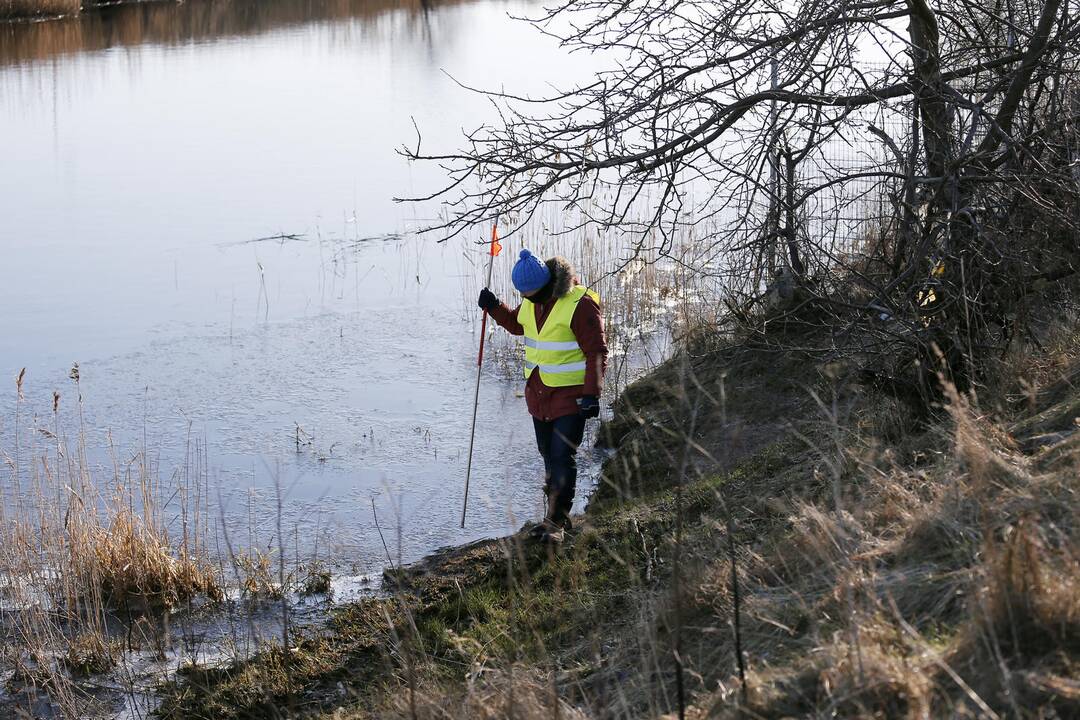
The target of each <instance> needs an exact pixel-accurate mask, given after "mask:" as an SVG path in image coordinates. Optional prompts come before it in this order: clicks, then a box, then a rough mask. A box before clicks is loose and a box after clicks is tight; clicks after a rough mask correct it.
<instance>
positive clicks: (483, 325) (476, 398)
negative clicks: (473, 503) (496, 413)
mask: <svg viewBox="0 0 1080 720" xmlns="http://www.w3.org/2000/svg"><path fill="white" fill-rule="evenodd" d="M496 242H497V241H496V234H495V228H492V229H491V250H490V251H489V252H488V271H487V283H485V284H484V287H491V271H492V269H493V268H494V266H495V243H496ZM483 313H484V315H483V319H482V320H481V321H480V353H479V355H477V357H476V392H475V393H474V394H473V406H472V429H471V430H470V431H469V461H468V464H467V465H466V466H465V500H464V502H462V503H461V527H465V510H466V509H467V508H468V507H469V479H470V478H471V477H472V454H473V443H474V442H475V441H476V410H477V408H478V407H480V373H481V371H482V370H483V364H484V340H485V339H486V338H487V319H488V312H487V310H484V311H483Z"/></svg>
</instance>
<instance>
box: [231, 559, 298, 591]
mask: <svg viewBox="0 0 1080 720" xmlns="http://www.w3.org/2000/svg"><path fill="white" fill-rule="evenodd" d="M273 563H274V559H273V556H272V555H271V553H269V552H264V551H262V550H259V549H258V548H250V549H248V550H240V551H239V552H237V553H235V554H234V555H233V565H234V566H235V568H236V572H237V573H238V576H239V578H240V590H241V591H242V592H243V593H244V594H245V595H246V596H247V597H249V598H266V599H271V600H280V599H281V597H282V596H283V595H284V593H285V585H286V584H287V583H284V582H282V579H281V578H278V577H276V575H275V570H274V566H273Z"/></svg>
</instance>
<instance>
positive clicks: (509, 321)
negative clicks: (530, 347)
mask: <svg viewBox="0 0 1080 720" xmlns="http://www.w3.org/2000/svg"><path fill="white" fill-rule="evenodd" d="M520 309H521V306H520V305H518V306H517V307H516V308H514V309H513V310H511V309H510V308H508V307H506V303H499V307H497V308H495V309H494V310H492V311H491V318H492V319H493V320H494V321H495V322H497V323H499V325H501V326H502V327H503V328H504V329H505V330H506V331H507V332H508V333H510V334H511V335H524V334H525V328H523V327H521V323H519V322H518V319H517V316H518V310H520Z"/></svg>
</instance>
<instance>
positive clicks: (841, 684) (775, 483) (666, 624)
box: [161, 328, 1080, 720]
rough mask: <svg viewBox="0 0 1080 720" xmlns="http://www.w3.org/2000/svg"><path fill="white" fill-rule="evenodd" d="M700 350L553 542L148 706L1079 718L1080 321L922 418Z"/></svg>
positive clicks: (414, 583)
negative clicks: (581, 512)
mask: <svg viewBox="0 0 1080 720" xmlns="http://www.w3.org/2000/svg"><path fill="white" fill-rule="evenodd" d="M778 332H795V333H797V332H798V329H791V328H788V329H787V330H785V329H780V328H776V329H773V330H770V333H778ZM789 339H790V338H789ZM705 345H707V343H702V344H700V345H699V347H697V348H696V349H695V350H694V351H692V352H689V353H683V354H681V355H680V356H679V357H676V358H675V359H673V360H672V361H670V362H669V363H667V364H666V365H665V366H663V367H662V368H660V369H659V370H658V371H657V372H655V373H653V374H652V375H651V376H649V377H647V378H645V379H643V380H641V381H639V382H638V383H636V384H635V385H633V386H631V387H630V388H629V389H628V390H627V391H626V392H625V393H624V394H623V396H622V397H621V398H620V400H619V402H618V404H617V408H616V410H617V413H616V420H615V421H614V422H613V423H611V424H610V425H609V426H608V428H607V429H608V435H609V437H611V438H612V439H613V441H614V442H615V443H616V444H617V445H618V446H619V453H618V455H617V456H616V457H615V458H614V459H613V460H611V461H610V462H609V463H608V465H607V466H606V468H605V471H604V476H603V482H602V484H601V486H600V488H599V489H598V490H597V491H596V494H595V496H594V498H593V500H592V503H591V506H590V509H589V511H588V513H587V514H586V515H585V516H584V517H583V518H581V519H580V520H579V522H578V525H579V529H578V531H577V532H576V533H575V536H574V537H573V539H572V540H571V541H569V542H568V543H567V544H566V545H565V547H563V548H562V549H561V550H560V551H559V552H551V551H549V550H548V549H546V548H543V547H539V546H537V545H534V544H529V543H527V542H524V541H522V540H521V538H519V537H514V538H506V539H503V540H499V541H490V542H482V543H478V544H475V545H473V546H469V547H466V548H461V549H457V550H453V551H448V552H446V553H444V554H441V555H439V556H436V557H433V558H431V559H429V560H428V561H426V562H424V563H421V564H419V565H417V566H414V567H412V568H406V569H404V570H401V571H396V572H395V571H392V572H390V573H388V577H389V578H390V579H394V580H397V581H398V582H397V583H396V587H397V588H398V589H397V591H396V592H395V593H394V594H393V596H392V597H387V598H382V599H371V600H366V601H363V602H359V603H356V604H354V605H351V606H349V607H346V608H344V609H342V610H341V611H339V612H338V613H337V614H336V615H335V617H334V618H333V621H332V623H331V624H330V626H329V627H327V628H326V629H325V630H324V631H321V632H309V633H308V634H307V636H306V637H304V638H303V639H298V640H297V641H295V642H294V643H291V645H292V647H290V648H289V649H288V650H287V651H285V650H283V649H282V648H280V647H274V648H268V649H267V650H266V651H264V652H262V653H261V654H259V655H257V656H256V657H254V658H253V659H251V660H249V661H246V662H242V663H238V664H234V665H232V666H230V667H226V668H218V669H201V668H194V669H189V670H187V671H185V672H184V673H182V676H181V679H180V681H179V682H178V683H175V684H172V685H170V686H169V687H168V688H167V689H166V691H167V692H166V699H165V703H164V705H163V706H162V708H161V714H162V715H163V716H165V717H168V718H189V719H191V720H196V719H198V718H214V719H215V720H224V719H225V718H236V717H277V716H288V715H309V716H314V717H327V718H330V717H333V718H354V717H368V716H373V717H406V718H459V717H470V718H485V717H486V718H496V717H517V718H533V717H536V718H540V717H543V718H553V717H560V718H585V717H590V718H591V717H597V718H599V717H648V716H658V715H662V714H664V713H675V712H677V709H678V707H679V705H680V699H679V695H680V689H679V687H680V683H679V676H680V675H681V678H682V683H681V684H682V691H681V692H682V695H683V700H682V701H681V702H682V704H684V705H685V706H686V715H687V717H796V716H797V717H806V716H811V717H812V716H829V717H836V716H841V717H930V716H933V717H943V716H951V717H1076V716H1078V714H1080V684H1078V683H1077V681H1076V678H1077V677H1078V676H1080V667H1078V665H1080V559H1078V555H1077V547H1078V544H1077V528H1078V524H1077V520H1078V517H1077V514H1078V509H1080V504H1078V502H1077V490H1078V485H1080V480H1078V475H1080V473H1078V472H1077V471H1078V469H1080V468H1078V464H1080V432H1078V426H1077V422H1078V421H1077V416H1078V415H1080V339H1078V335H1077V333H1076V332H1075V329H1073V330H1071V331H1070V332H1061V333H1059V335H1058V336H1057V337H1056V339H1055V340H1054V341H1053V344H1047V345H1046V347H1048V348H1049V347H1052V348H1054V349H1053V350H1046V351H1041V352H1040V353H1039V354H1038V356H1037V357H1027V356H1022V355H1017V356H1016V357H1014V358H1013V359H1011V360H1009V361H1007V362H1003V363H1002V366H1001V368H1000V372H999V378H998V380H997V381H996V383H995V386H994V387H992V388H986V389H984V390H983V392H982V395H981V396H980V397H978V398H975V397H960V396H958V395H956V394H955V393H952V392H949V391H948V390H946V395H947V396H949V398H950V400H949V402H948V405H947V407H945V408H943V409H942V412H941V414H940V416H939V417H938V418H936V419H935V420H932V421H931V422H929V423H926V422H925V421H921V422H916V421H915V420H914V419H911V418H910V415H909V413H907V412H906V411H905V409H904V408H903V407H902V406H900V405H898V404H897V403H896V402H895V401H892V400H889V399H886V398H882V397H881V396H875V395H871V394H869V393H868V392H867V391H865V390H863V389H862V388H861V387H860V386H858V385H856V384H854V383H851V382H848V379H847V377H846V375H845V373H846V370H845V368H844V367H843V366H840V365H825V366H821V365H815V364H814V363H811V362H808V361H807V360H806V359H804V358H800V357H798V356H797V355H794V354H790V353H777V352H774V351H773V350H772V349H771V348H772V345H771V343H770V337H769V336H767V335H759V336H757V337H755V338H752V339H745V340H743V341H740V342H738V343H726V344H722V343H719V342H716V343H714V344H713V345H714V346H713V347H705ZM729 530H731V531H732V534H731V536H730V538H729V535H728V532H729ZM729 540H731V541H733V542H731V543H729ZM732 550H733V552H734V557H735V559H736V563H735V566H736V568H737V575H736V577H737V583H733V574H732V564H731V562H730V557H731V555H730V554H729V552H730V551H732ZM736 587H737V589H738V593H739V601H738V602H739V612H738V614H737V615H736V614H735V612H734V603H735V592H734V591H735V589H736ZM735 621H737V623H738V627H739V633H738V640H739V641H740V643H741V647H742V653H743V657H744V660H745V665H746V673H745V675H746V688H745V694H743V691H742V689H741V683H740V679H739V674H738V672H737V666H738V663H737V658H736V652H735V647H736V645H735V632H734V626H735ZM676 651H677V653H676ZM676 657H678V658H681V662H682V669H681V673H680V672H679V670H678V668H677V664H676V660H675V658H676ZM1055 713H1056V714H1055Z"/></svg>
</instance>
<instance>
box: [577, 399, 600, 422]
mask: <svg viewBox="0 0 1080 720" xmlns="http://www.w3.org/2000/svg"><path fill="white" fill-rule="evenodd" d="M578 412H580V413H581V415H582V417H584V418H585V419H586V420H587V419H589V418H594V417H600V398H598V397H596V396H595V395H582V396H581V398H580V399H579V400H578Z"/></svg>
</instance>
